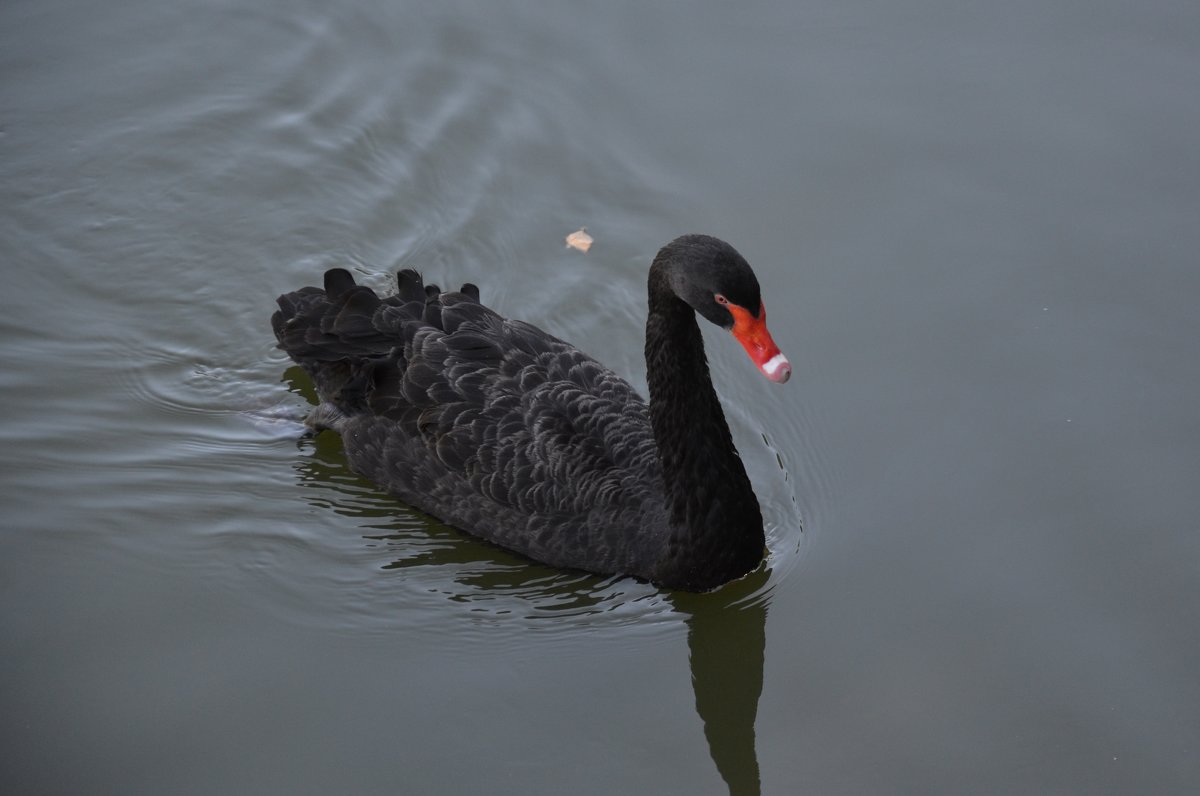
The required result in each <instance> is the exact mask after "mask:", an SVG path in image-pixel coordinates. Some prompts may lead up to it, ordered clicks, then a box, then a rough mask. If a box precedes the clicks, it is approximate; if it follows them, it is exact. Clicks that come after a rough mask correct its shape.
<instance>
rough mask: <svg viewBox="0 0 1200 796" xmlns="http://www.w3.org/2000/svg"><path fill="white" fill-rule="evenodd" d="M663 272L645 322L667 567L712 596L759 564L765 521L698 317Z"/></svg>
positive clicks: (657, 270)
mask: <svg viewBox="0 0 1200 796" xmlns="http://www.w3.org/2000/svg"><path fill="white" fill-rule="evenodd" d="M666 271H667V269H666V268H665V267H663V266H661V265H660V264H659V263H656V264H655V266H654V267H653V268H652V269H651V272H650V285H649V287H650V307H649V310H650V311H649V316H648V317H647V320H646V367H647V381H648V383H649V387H650V423H651V426H652V427H653V429H654V438H655V441H656V443H657V445H658V454H659V460H660V463H661V466H662V473H663V482H664V483H663V487H664V490H665V492H666V496H667V502H668V505H669V509H670V518H671V526H672V527H671V531H670V534H669V538H668V539H667V543H666V549H665V550H664V555H663V564H662V565H663V567H664V568H668V569H670V570H672V571H673V572H677V573H679V576H680V577H682V578H683V579H684V580H686V581H687V585H689V586H691V587H692V588H711V587H714V586H716V585H719V584H720V583H724V582H726V581H728V580H729V579H730V578H732V577H737V576H740V575H743V574H745V573H746V572H748V571H749V570H751V569H753V568H754V567H755V566H756V565H757V564H758V562H759V561H760V560H761V558H762V552H763V546H764V544H765V540H764V536H763V523H762V514H761V512H760V511H759V507H758V500H757V499H756V498H755V496H754V491H753V489H752V488H751V486H750V479H749V478H748V477H747V475H746V468H745V467H744V466H743V465H742V460H741V457H740V456H739V455H738V452H737V449H736V448H735V447H734V445H733V439H732V437H731V435H730V433H729V425H728V424H727V423H726V421H725V413H724V412H723V411H722V410H721V404H720V401H719V400H718V399H717V394H716V392H715V391H714V390H713V386H712V379H711V377H710V375H709V371H708V360H707V358H706V357H705V355H704V342H703V339H702V338H701V336H700V329H699V327H698V326H697V324H696V314H695V312H694V311H693V310H692V308H691V307H690V306H688V305H687V304H686V303H685V302H684V301H682V300H681V299H679V298H678V297H677V296H676V295H675V293H674V291H672V290H671V288H670V285H669V281H668V278H667V273H666ZM664 580H666V578H664ZM679 585H683V584H679Z"/></svg>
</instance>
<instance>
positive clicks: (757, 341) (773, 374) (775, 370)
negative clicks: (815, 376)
mask: <svg viewBox="0 0 1200 796" xmlns="http://www.w3.org/2000/svg"><path fill="white" fill-rule="evenodd" d="M726 306H727V307H728V309H729V312H730V313H731V314H732V315H733V336H734V337H736V338H737V341H738V342H739V343H741V344H742V348H745V349H746V353H747V354H749V355H750V359H751V360H753V361H754V364H755V365H757V366H758V369H759V370H761V371H762V373H763V375H764V376H766V377H767V378H768V379H770V380H771V381H774V382H778V383H780V384H783V383H784V382H785V381H787V380H788V379H789V378H791V375H792V365H791V363H790V362H788V358H787V357H785V356H784V355H783V352H782V351H780V350H779V346H777V345H775V341H774V340H772V339H771V333H770V332H769V331H767V308H766V307H765V306H763V305H762V304H761V303H760V304H759V305H758V317H757V318H756V317H754V316H753V315H751V314H750V310H748V309H746V308H745V307H739V306H738V305H736V304H733V303H730V304H727V305H726Z"/></svg>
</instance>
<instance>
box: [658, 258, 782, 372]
mask: <svg viewBox="0 0 1200 796" xmlns="http://www.w3.org/2000/svg"><path fill="white" fill-rule="evenodd" d="M659 257H660V258H662V259H663V260H664V261H667V262H670V263H671V264H672V266H673V267H672V268H671V269H670V271H669V274H670V283H671V289H672V290H674V291H675V295H677V296H679V298H681V299H683V300H684V301H685V302H687V303H688V304H689V305H690V306H691V307H692V309H694V310H695V311H696V312H697V313H699V314H700V315H702V316H704V317H705V318H706V319H708V320H709V321H711V322H712V323H715V324H716V325H717V326H720V327H721V328H722V329H727V330H729V331H730V332H731V333H732V334H733V336H734V338H736V339H737V341H738V342H739V343H741V344H742V348H744V349H746V353H747V354H748V355H749V356H750V359H751V361H753V362H754V364H755V365H756V366H758V369H759V370H760V371H762V374H763V375H764V376H766V377H767V378H768V379H770V380H771V381H774V382H778V383H780V384H782V383H783V382H785V381H787V380H788V379H789V378H790V377H791V375H792V366H791V363H790V362H788V358H787V357H786V356H784V354H783V352H782V351H780V350H779V346H777V345H775V341H774V340H773V339H771V333H770V332H769V331H767V310H766V307H765V306H764V305H763V301H762V293H761V292H760V291H759V288H758V279H757V278H756V277H755V276H754V271H752V270H751V269H750V264H749V263H747V262H746V260H745V258H744V257H742V255H740V254H738V252H737V250H736V249H734V248H733V247H732V246H730V245H729V244H728V243H726V242H725V241H723V240H721V239H720V238H714V237H711V236H709V235H684V236H683V237H680V238H676V239H675V240H673V241H671V242H670V243H668V244H667V245H666V246H664V247H663V250H662V251H661V252H659Z"/></svg>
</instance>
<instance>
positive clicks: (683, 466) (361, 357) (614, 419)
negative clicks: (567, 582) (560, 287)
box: [271, 235, 786, 591]
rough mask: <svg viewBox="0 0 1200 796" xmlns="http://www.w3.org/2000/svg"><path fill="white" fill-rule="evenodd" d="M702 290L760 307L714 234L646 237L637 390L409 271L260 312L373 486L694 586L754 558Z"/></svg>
mask: <svg viewBox="0 0 1200 796" xmlns="http://www.w3.org/2000/svg"><path fill="white" fill-rule="evenodd" d="M714 295H717V296H718V298H721V299H724V297H728V299H729V301H731V302H733V303H735V304H736V305H738V306H740V307H747V308H755V309H757V308H761V299H760V296H759V288H758V283H757V280H756V279H755V277H754V274H753V273H752V272H751V270H750V267H749V266H748V265H747V264H746V262H745V261H744V260H743V259H742V257H741V256H740V255H739V254H738V253H737V252H736V251H734V249H733V248H732V247H730V246H729V245H728V244H726V243H724V242H722V241H719V240H717V239H715V238H710V237H706V236H699V235H689V236H685V237H682V238H679V239H677V240H676V241H674V242H672V243H671V244H668V245H667V246H666V247H664V248H663V249H662V250H661V251H660V252H659V254H658V256H657V257H656V258H655V261H654V264H653V265H652V267H651V269H650V278H649V316H648V319H647V324H646V364H647V370H648V373H647V378H648V382H649V387H650V403H649V405H647V404H646V402H645V401H644V400H643V399H642V398H641V397H640V396H639V395H638V394H637V393H636V392H635V391H634V390H633V388H632V387H631V386H630V385H629V383H628V382H626V381H625V380H623V379H622V378H620V377H619V376H617V375H616V374H615V373H613V372H612V371H611V370H609V369H608V368H606V367H604V366H603V365H601V364H600V363H599V362H597V361H596V360H594V359H592V358H591V357H589V356H588V355H587V354H584V353H583V352H581V351H579V350H578V349H576V348H575V347H573V346H571V345H569V344H568V343H565V342H563V341H561V340H558V339H556V338H554V337H552V336H550V335H548V334H546V333H545V332H543V331H541V330H540V329H538V328H536V327H534V326H531V325H529V324H527V323H523V322H521V321H512V320H508V319H505V318H503V317H501V316H500V315H498V314H496V313H495V312H493V311H492V310H490V309H488V308H487V307H485V306H483V305H482V304H480V303H479V293H478V290H477V289H476V288H475V287H474V286H472V285H464V286H463V289H462V290H461V291H460V292H453V293H442V294H440V295H439V294H438V293H437V289H436V288H428V289H427V288H425V287H424V286H423V285H422V283H421V278H420V276H419V275H418V274H417V273H416V272H414V271H409V270H405V271H401V272H400V274H399V289H398V292H397V294H396V295H394V296H390V297H387V298H383V299H381V298H379V297H377V296H376V294H375V293H374V292H373V291H372V290H370V289H369V288H367V287H363V286H359V285H355V284H354V280H353V278H352V277H351V276H350V274H349V273H348V272H346V271H344V270H341V269H334V270H331V271H329V272H328V273H326V275H325V288H324V289H323V290H322V289H319V288H315V287H306V288H302V289H300V290H298V291H296V292H294V293H288V294H286V295H284V296H281V297H280V298H279V306H280V310H279V311H278V312H276V313H275V315H274V317H273V318H272V319H271V321H272V326H273V327H274V329H275V334H276V337H277V338H278V340H279V346H280V347H281V348H282V349H283V350H285V351H286V352H287V353H288V355H289V356H291V357H292V359H294V360H295V361H296V362H298V363H299V364H300V365H302V366H303V367H304V369H305V370H306V371H308V373H309V374H311V376H312V378H313V381H314V382H315V383H316V387H317V392H318V394H319V395H320V398H321V401H322V403H321V405H320V406H319V407H317V408H316V409H315V410H314V411H313V414H312V415H311V416H310V419H309V423H310V425H313V426H314V427H315V428H331V429H333V430H335V431H337V432H338V433H340V434H341V435H342V437H343V439H344V442H345V449H346V455H347V458H348V459H349V461H350V464H351V466H352V467H353V468H354V469H355V470H357V471H358V472H360V473H362V474H363V475H365V476H366V477H367V478H369V479H371V480H373V481H375V482H376V483H378V484H380V485H381V486H383V487H384V488H386V489H387V490H388V491H389V492H391V493H393V494H395V495H397V496H398V497H400V498H401V499H403V500H404V501H405V502H407V503H410V504H412V505H413V506H416V507H418V508H420V509H422V510H423V511H426V512H428V513H429V514H432V515H433V516H435V517H438V518H440V519H442V520H444V521H445V522H447V523H450V524H452V525H455V526H457V527H459V528H461V529H463V530H465V531H468V532H470V533H472V534H474V535H476V536H480V537H482V538H484V539H488V540H490V541H492V542H495V543H496V544H499V545H502V546H503V547H506V548H509V549H511V550H515V551H517V552H520V553H523V554H525V555H527V556H529V557H530V558H533V559H536V560H538V561H542V562H545V563H548V564H552V565H555V566H561V567H574V568H579V569H584V570H589V571H591V572H596V573H601V574H617V573H620V574H627V575H634V576H637V577H640V578H645V579H647V580H650V581H653V582H654V583H657V584H660V585H662V586H666V587H669V588H677V589H686V590H690V591H703V590H707V589H711V588H714V587H716V586H719V585H720V584H722V583H725V582H726V581H729V580H731V579H733V578H737V577H740V576H742V575H744V574H746V573H747V572H749V571H751V570H752V569H754V568H755V567H756V566H757V565H758V564H759V562H760V561H761V560H762V556H763V549H764V542H765V540H764V535H763V522H762V516H761V514H760V511H759V506H758V501H757V500H756V498H755V496H754V492H753V490H752V489H751V486H750V481H749V479H748V478H747V476H746V471H745V468H744V467H743V466H742V462H741V459H740V458H739V456H738V454H737V451H736V450H735V448H734V446H733V442H732V439H731V438H730V433H729V427H728V425H727V424H726V422H725V417H724V414H723V413H722V411H721V407H720V404H719V403H718V400H717V396H716V394H715V393H714V392H713V388H712V383H711V380H710V378H709V372H708V364H707V361H706V359H705V356H704V347H703V343H702V341H701V337H700V330H699V328H698V327H697V325H696V320H695V312H696V311H699V312H700V313H701V314H703V315H705V316H706V317H708V318H709V319H711V320H713V321H714V322H716V323H718V324H720V325H722V326H725V327H726V328H730V327H732V326H733V319H732V317H731V315H730V312H729V311H727V310H726V309H725V307H723V306H720V305H719V304H718V303H717V301H715V300H714ZM757 316H758V313H757V312H756V313H755V317H757ZM763 328H764V330H765V326H764V327H763ZM772 345H773V344H772ZM774 350H775V351H777V350H778V349H774ZM780 356H782V355H780ZM783 361H784V362H786V360H783ZM783 378H786V374H784V376H783ZM776 380H782V379H776Z"/></svg>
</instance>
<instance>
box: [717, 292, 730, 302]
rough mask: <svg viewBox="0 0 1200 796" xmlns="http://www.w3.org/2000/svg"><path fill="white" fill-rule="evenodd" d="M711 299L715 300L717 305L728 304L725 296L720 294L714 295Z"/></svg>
mask: <svg viewBox="0 0 1200 796" xmlns="http://www.w3.org/2000/svg"><path fill="white" fill-rule="evenodd" d="M713 298H714V299H716V301H717V303H718V304H728V303H729V299H727V298H725V296H723V295H721V294H720V293H714V294H713Z"/></svg>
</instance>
